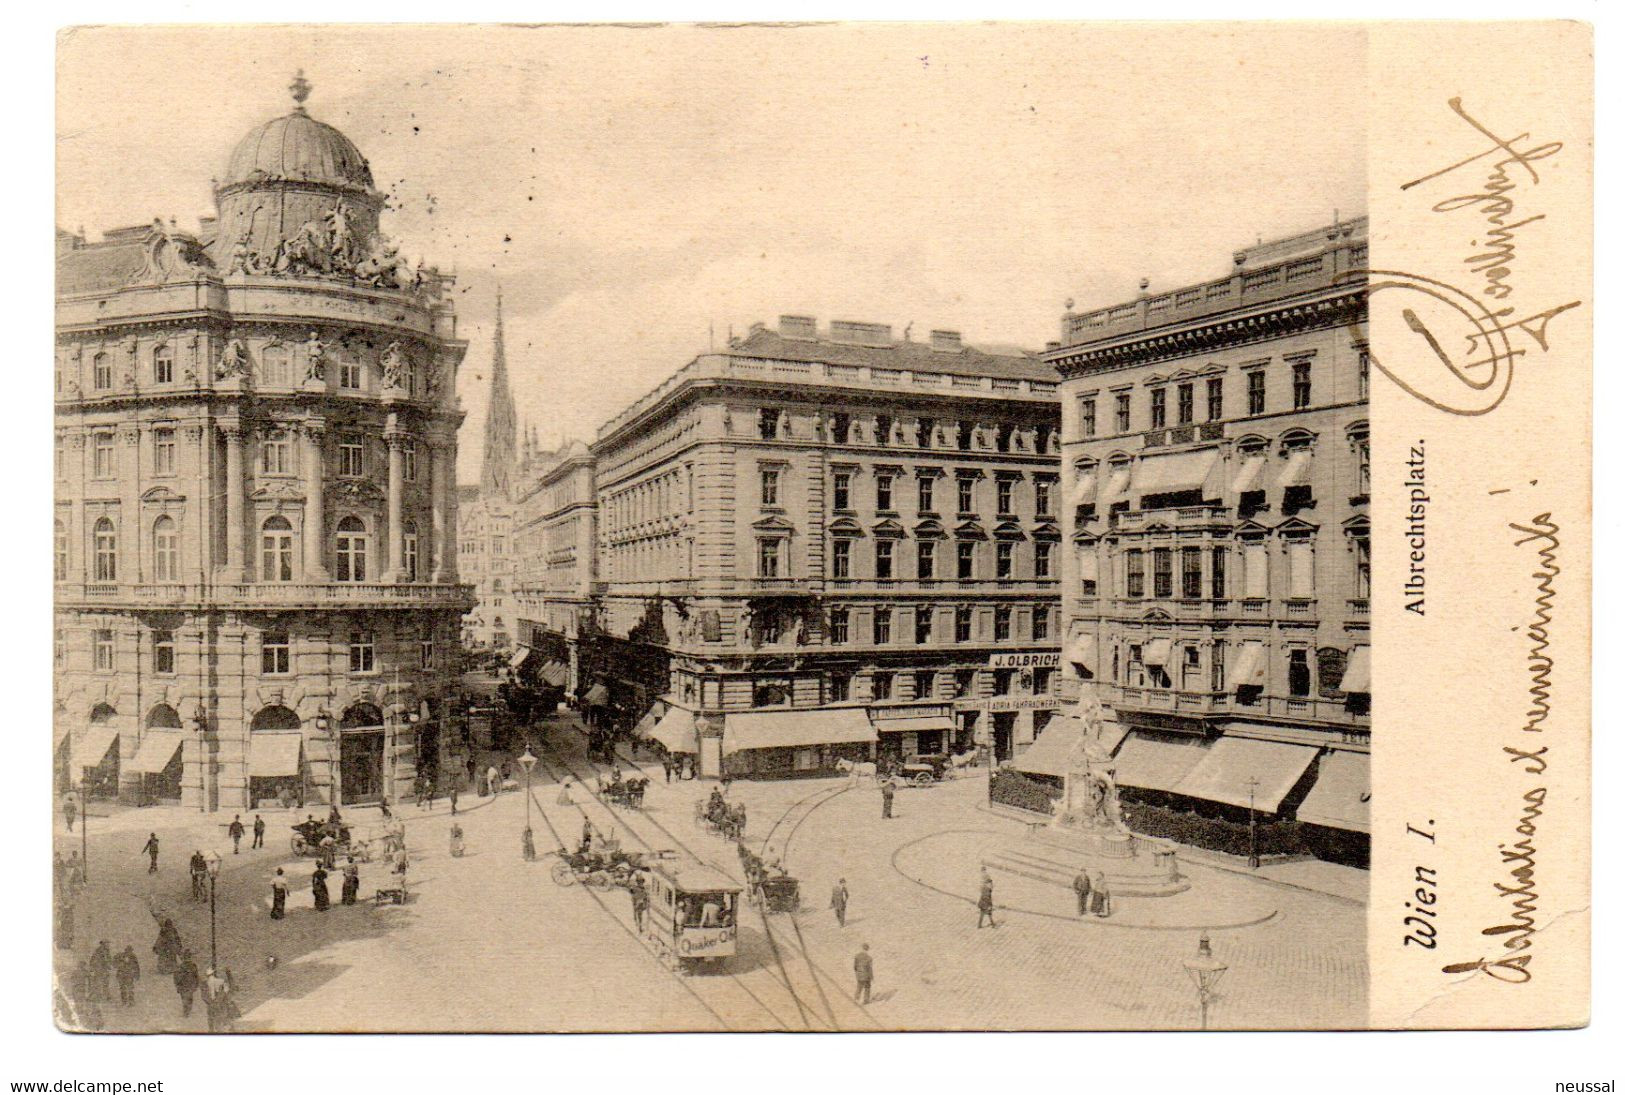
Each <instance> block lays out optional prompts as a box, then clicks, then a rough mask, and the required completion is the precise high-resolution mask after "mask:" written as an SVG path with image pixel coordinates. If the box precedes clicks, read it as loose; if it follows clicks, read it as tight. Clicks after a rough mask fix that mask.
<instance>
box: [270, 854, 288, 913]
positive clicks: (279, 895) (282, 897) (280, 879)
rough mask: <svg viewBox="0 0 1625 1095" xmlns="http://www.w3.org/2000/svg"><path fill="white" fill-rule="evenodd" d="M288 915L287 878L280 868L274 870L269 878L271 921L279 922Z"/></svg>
mask: <svg viewBox="0 0 1625 1095" xmlns="http://www.w3.org/2000/svg"><path fill="white" fill-rule="evenodd" d="M286 915H288V876H287V875H285V874H283V873H282V868H281V867H278V868H277V869H276V874H274V875H272V876H271V919H272V920H281V919H282V918H283V917H284V916H286Z"/></svg>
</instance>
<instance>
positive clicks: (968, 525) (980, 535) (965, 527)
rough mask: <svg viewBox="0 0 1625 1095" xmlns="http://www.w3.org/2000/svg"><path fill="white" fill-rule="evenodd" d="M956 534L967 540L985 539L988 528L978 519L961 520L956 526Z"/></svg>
mask: <svg viewBox="0 0 1625 1095" xmlns="http://www.w3.org/2000/svg"><path fill="white" fill-rule="evenodd" d="M954 535H955V536H958V537H960V538H961V539H965V540H985V539H987V530H986V529H984V528H983V527H982V526H981V525H980V524H979V523H978V522H976V521H961V522H960V523H959V524H958V525H956V526H955V527H954Z"/></svg>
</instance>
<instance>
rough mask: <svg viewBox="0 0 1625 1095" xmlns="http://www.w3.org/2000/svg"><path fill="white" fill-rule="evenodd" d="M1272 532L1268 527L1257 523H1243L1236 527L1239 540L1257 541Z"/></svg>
mask: <svg viewBox="0 0 1625 1095" xmlns="http://www.w3.org/2000/svg"><path fill="white" fill-rule="evenodd" d="M1270 531H1271V530H1270V528H1269V527H1268V526H1267V525H1261V524H1259V523H1258V522H1257V521H1243V522H1242V523H1241V524H1239V525H1237V526H1236V537H1237V538H1238V539H1256V538H1258V537H1261V536H1268V535H1269V534H1270Z"/></svg>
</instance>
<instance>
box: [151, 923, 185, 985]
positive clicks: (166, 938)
mask: <svg viewBox="0 0 1625 1095" xmlns="http://www.w3.org/2000/svg"><path fill="white" fill-rule="evenodd" d="M181 949H182V948H181V933H180V932H178V931H176V930H175V922H174V921H173V920H171V919H170V918H169V917H167V916H166V917H164V918H163V919H162V920H161V921H159V922H158V941H157V942H156V943H154V944H153V945H152V953H153V954H155V955H157V956H158V960H157V963H156V964H155V965H154V967H153V968H154V971H155V972H156V973H157V974H158V976H160V977H167V976H169V975H170V974H172V973H174V972H175V970H176V969H177V968H178V967H179V965H180V958H181Z"/></svg>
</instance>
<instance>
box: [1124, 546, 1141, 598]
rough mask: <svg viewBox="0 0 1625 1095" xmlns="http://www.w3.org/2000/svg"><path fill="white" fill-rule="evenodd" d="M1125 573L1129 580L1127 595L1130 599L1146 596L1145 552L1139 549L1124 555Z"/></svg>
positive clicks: (1126, 587) (1131, 550) (1126, 589)
mask: <svg viewBox="0 0 1625 1095" xmlns="http://www.w3.org/2000/svg"><path fill="white" fill-rule="evenodd" d="M1123 572H1124V574H1125V576H1126V579H1127V584H1126V586H1125V593H1126V594H1127V595H1128V596H1129V597H1144V596H1145V552H1143V551H1140V550H1139V549H1137V548H1134V549H1130V550H1129V551H1126V552H1124V553H1123Z"/></svg>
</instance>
